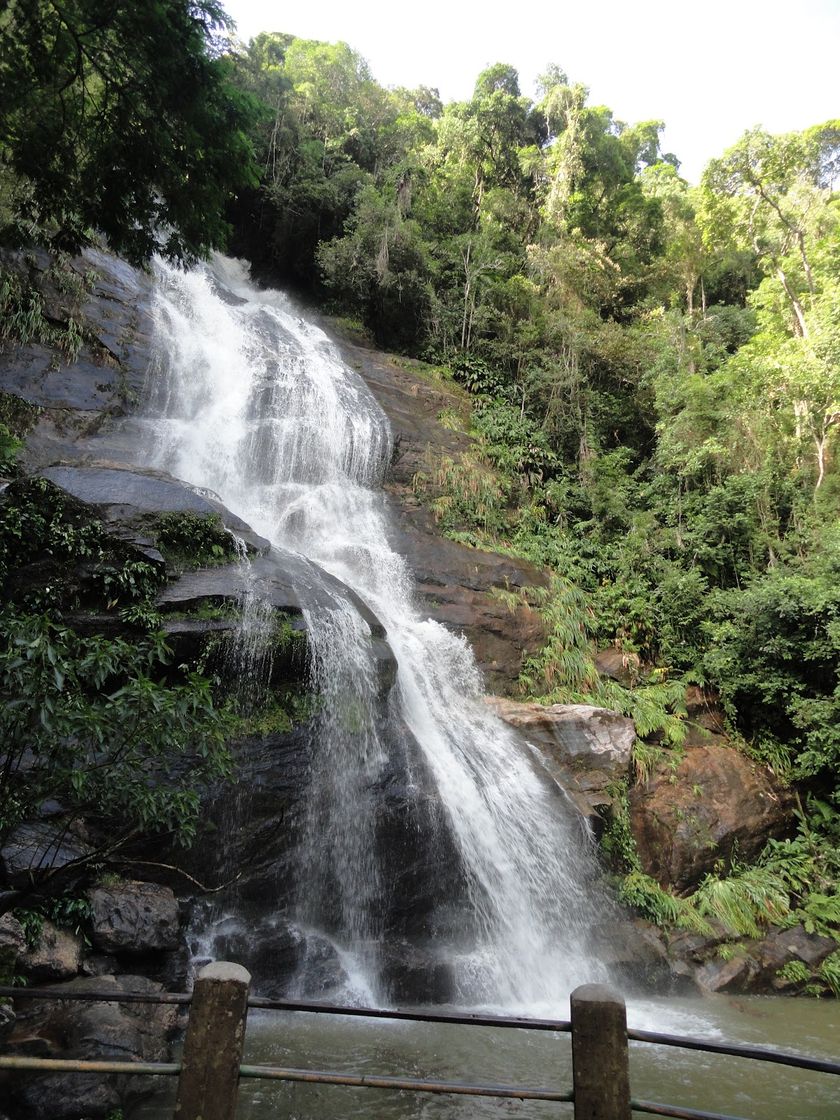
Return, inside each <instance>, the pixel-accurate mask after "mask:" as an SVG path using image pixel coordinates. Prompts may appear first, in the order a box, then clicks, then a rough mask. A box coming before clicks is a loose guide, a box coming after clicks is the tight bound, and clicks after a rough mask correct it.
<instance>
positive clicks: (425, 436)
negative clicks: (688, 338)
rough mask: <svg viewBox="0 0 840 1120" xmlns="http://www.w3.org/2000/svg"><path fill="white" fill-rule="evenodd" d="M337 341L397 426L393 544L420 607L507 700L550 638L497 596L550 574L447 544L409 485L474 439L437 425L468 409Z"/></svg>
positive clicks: (411, 371)
mask: <svg viewBox="0 0 840 1120" xmlns="http://www.w3.org/2000/svg"><path fill="white" fill-rule="evenodd" d="M325 327H326V329H327V330H328V331H329V332H330V333H332V334H333V335H335V334H336V332H335V331H334V330H332V328H331V327H330V325H329V324H326V325H325ZM337 343H338V346H339V349H340V350H341V353H342V356H343V358H344V360H345V361H346V362H347V364H348V365H349V366H350V367H351V368H352V369H355V370H356V371H357V372H358V373H359V374H360V375H361V377H362V378H363V379H364V381H365V382H366V384H367V386H368V388H369V389H370V390H371V392H372V393H373V395H374V396H375V397H376V399H377V400H378V401H379V404H380V405H381V407H382V409H383V410H384V412H385V413H386V415H387V417H388V419H389V421H390V423H391V430H392V432H393V435H394V458H393V462H392V464H391V470H390V472H389V475H388V479H387V482H386V485H385V489H386V491H387V492H388V494H389V496H390V497H391V499H392V509H393V512H394V515H395V516H394V522H393V529H392V536H391V544H392V546H393V547H394V548H395V549H396V551H397V552H399V553H400V554H401V555H402V556H404V557H405V559H406V561H407V563H408V566H409V568H410V569H411V572H412V574H413V576H414V579H415V581H416V584H417V593H418V596H419V599H420V602H421V604H422V607H423V609H424V610H425V611H426V612H427V614H428V616H429V617H430V618H433V619H435V621H437V622H441V623H443V625H444V626H447V627H449V628H450V629H452V630H455V631H456V632H458V633H460V634H463V635H464V636H465V637H466V638H467V640H468V641H469V642H470V644H471V645H472V647H473V650H474V652H475V656H476V660H477V662H478V664H479V667H480V668H481V670H482V672H483V673H484V676H485V679H486V681H487V687H488V689H489V690H490V691H493V692H499V693H501V694H508V693H511V692H512V691H513V688H514V686H515V684H516V681H517V679H518V677H519V674H520V671H521V669H522V662H523V660H524V658H525V657H526V656H529V655H531V654H534V653H536V652H537V651H538V650H539V649H540V648H541V647H542V645H543V644H544V640H545V631H544V628H543V625H542V622H541V620H540V618H539V616H538V615H537V614H536V613H535V612H534V611H532V610H530V609H529V608H528V607H527V606H526V605H525V604H523V605H522V606H520V607H518V608H517V609H516V611H511V610H510V609H509V608H508V607H507V606H506V605H505V604H504V603H502V602H501V601H500V600H499V598H498V597H497V596H496V595H495V594H494V591H495V590H496V589H501V590H511V591H515V590H517V589H518V588H520V587H542V586H544V585H545V582H546V577H545V574H544V572H542V571H541V570H540V569H538V568H535V567H534V566H533V565H531V564H528V563H526V562H525V561H523V560H512V559H510V558H509V557H502V556H498V555H496V554H494V553H489V552H482V551H481V550H480V549H474V548H468V547H467V546H465V545H461V544H457V543H456V542H455V541H450V540H447V539H445V538H444V537H442V536H441V535H440V533H439V532H438V530H437V528H436V526H435V523H434V519H433V518H432V516H431V514H430V513H429V511H428V510H426V509H424V508H422V507H421V505H420V503H419V502H418V500H417V498H416V496H415V494H414V490H413V486H412V482H413V479H414V476H415V474H416V473H417V472H418V471H421V470H425V469H428V465H429V454H430V453H431V455H432V457H433V458H439V457H441V456H443V455H448V456H450V457H453V458H457V457H458V456H460V455H461V454H462V453H463V452H464V451H466V450H468V449H469V447H470V445H471V440H470V438H469V437H468V436H466V435H464V434H463V433H461V432H454V431H451V430H449V429H448V428H445V427H444V426H443V424H441V423H440V422H439V421H438V416H439V414H440V413H442V412H443V411H444V410H448V409H452V408H453V406H454V407H455V408H456V409H457V410H462V408H463V402H462V401H461V400H460V399H459V398H458V397H457V395H456V394H455V392H454V391H453V390H451V389H448V388H447V387H446V386H445V384H443V383H441V384H433V383H430V382H429V381H428V380H427V379H426V378H424V376H423V375H422V373H421V370H420V363H416V362H415V363H412V362H410V361H406V360H395V359H394V358H391V357H389V356H388V355H387V354H381V353H379V352H377V351H374V350H370V349H367V348H366V347H364V346H362V345H359V344H358V343H357V342H354V341H351V340H349V339H347V338H345V337H342V336H340V335H339V337H338V339H337Z"/></svg>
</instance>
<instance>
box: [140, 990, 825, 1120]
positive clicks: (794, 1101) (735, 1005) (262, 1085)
mask: <svg viewBox="0 0 840 1120" xmlns="http://www.w3.org/2000/svg"><path fill="white" fill-rule="evenodd" d="M628 1019H629V1022H630V1025H631V1026H635V1027H637V1028H638V1029H645V1030H658V1031H660V1032H669V1031H674V1032H679V1033H685V1034H691V1035H692V1036H694V1037H699V1038H705V1039H708V1040H709V1041H723V1040H728V1041H732V1040H738V1041H740V1042H742V1043H745V1044H748V1045H758V1046H776V1047H778V1048H779V1049H785V1050H789V1051H791V1052H799V1053H802V1054H806V1055H809V1056H811V1057H821V1058H826V1059H828V1060H834V1061H836V1060H837V1056H838V1051H840V1023H839V1022H838V1014H837V1005H836V1003H835V1002H834V1001H831V1000H822V1001H821V1000H808V999H796V1000H793V999H785V998H783V997H774V996H768V997H761V996H752V997H738V998H730V997H726V996H714V997H708V998H706V999H667V1000H664V999H663V1000H650V1001H645V1002H643V1003H635V1004H633V1003H631V1004H630V1007H629V1011H628ZM245 1061H246V1062H248V1063H254V1064H265V1065H275V1066H286V1067H292V1068H303V1069H321V1070H333V1071H339V1070H340V1071H344V1072H348V1073H355V1074H360V1073H365V1074H369V1075H373V1074H385V1075H392V1076H400V1077H408V1078H434V1079H439V1080H444V1081H469V1082H472V1083H479V1082H484V1083H488V1084H505V1085H519V1086H529V1087H532V1088H533V1087H540V1088H555V1089H557V1088H559V1089H569V1088H571V1078H572V1073H571V1052H570V1041H569V1036H568V1035H555V1034H547V1033H543V1032H536V1031H520V1030H499V1029H492V1028H486V1027H463V1026H441V1025H439V1024H414V1023H404V1022H388V1021H384V1022H383V1021H365V1020H357V1019H354V1020H346V1019H342V1018H339V1017H336V1016H328V1015H312V1014H304V1013H296V1014H277V1013H267V1012H263V1013H259V1014H252V1017H251V1019H250V1020H249V1024H248V1032H247V1043H246V1054H245ZM838 1081H840V1079H838V1078H837V1077H835V1076H830V1075H828V1074H819V1073H810V1072H805V1071H801V1070H795V1069H789V1068H785V1067H783V1066H772V1065H768V1064H766V1063H763V1062H762V1063H758V1062H755V1061H748V1060H745V1059H739V1058H728V1057H720V1056H718V1055H712V1054H704V1053H701V1052H691V1051H683V1050H677V1049H675V1048H673V1047H661V1046H652V1045H649V1044H647V1043H632V1044H631V1051H630V1083H631V1088H632V1094H633V1096H634V1097H635V1098H637V1099H640V1100H652V1101H660V1102H669V1103H672V1104H679V1105H682V1106H684V1107H687V1108H696V1109H703V1110H706V1111H710V1112H719V1113H723V1114H726V1115H729V1116H737V1117H742V1118H744V1120H837V1117H838V1116H840V1085H838ZM173 1101H174V1087H173V1086H171V1085H170V1086H167V1087H166V1088H163V1089H162V1090H161V1093H160V1095H159V1096H158V1097H157V1098H155V1099H154V1100H153V1101H150V1102H148V1103H147V1104H146V1105H145V1106H144V1107H143V1108H142V1109H141V1110H139V1111H138V1112H137V1113H136V1114H135V1115H133V1116H132V1120H169V1118H170V1117H171V1115H172V1104H173ZM238 1114H239V1115H240V1116H241V1117H243V1120H369V1118H370V1117H376V1118H377V1120H421V1118H422V1120H430V1118H440V1120H456V1118H457V1120H473V1118H485V1117H486V1118H487V1120H493V1118H497V1120H499V1118H502V1117H508V1116H512V1115H516V1116H518V1117H523V1118H527V1120H551V1118H554V1117H567V1118H570V1117H571V1115H572V1108H571V1105H564V1104H555V1103H542V1102H529V1101H516V1100H489V1099H483V1098H482V1099H480V1098H465V1097H452V1096H430V1095H422V1094H419V1093H408V1092H389V1091H385V1090H379V1089H361V1088H344V1087H337V1086H323V1085H301V1084H298V1085H294V1084H283V1083H278V1082H268V1081H261V1082H253V1081H243V1082H242V1085H241V1089H240V1104H239V1113H238ZM634 1115H636V1114H634ZM638 1115H639V1116H641V1115H642V1114H641V1113H639V1114H638Z"/></svg>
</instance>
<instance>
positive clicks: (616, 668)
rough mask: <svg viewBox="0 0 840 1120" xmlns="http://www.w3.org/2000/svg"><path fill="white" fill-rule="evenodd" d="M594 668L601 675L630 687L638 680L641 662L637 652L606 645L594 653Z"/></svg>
mask: <svg viewBox="0 0 840 1120" xmlns="http://www.w3.org/2000/svg"><path fill="white" fill-rule="evenodd" d="M595 668H596V669H597V670H598V672H599V673H600V675H601V676H602V677H609V678H610V680H614V681H618V683H619V684H623V685H624V687H625V688H632V687H633V686H634V685H636V684H638V682H639V677H640V676H641V669H642V663H641V659H640V658H639V655H638V654H637V653H628V652H627V651H626V650H622V649H616V648H615V646H607V647H606V649H599V650H598V652H597V653H596V654H595Z"/></svg>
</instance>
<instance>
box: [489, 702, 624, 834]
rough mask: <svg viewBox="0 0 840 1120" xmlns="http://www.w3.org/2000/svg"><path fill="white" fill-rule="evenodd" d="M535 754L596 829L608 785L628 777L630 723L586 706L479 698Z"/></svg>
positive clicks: (608, 800)
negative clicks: (528, 745)
mask: <svg viewBox="0 0 840 1120" xmlns="http://www.w3.org/2000/svg"><path fill="white" fill-rule="evenodd" d="M485 699H486V702H487V704H488V705H489V706H490V707H491V708H492V709H493V711H494V712H495V713H496V715H498V716H499V717H500V718H501V719H503V720H504V721H505V722H506V723H508V724H510V725H511V727H515V728H516V729H517V731H519V732H520V733H521V734H522V735H523V736H524V737H525V738H526V739H527V740H528V742H529V743H531V744H532V746H534V747H535V748H536V749H537V750H538V751H539V753H540V756H541V757H542V760H543V762H544V765H545V767H546V769H547V770H548V772H549V773H550V774H551V776H552V777H553V778H554V779H555V781H557V782H558V783H559V784H560V785H561V786H562V787H563V789H564V790H565V791H566V793H567V794H568V795H569V797H570V798H571V799H572V801H573V803H574V804H575V806H576V807H577V809H578V810H579V811H580V812H581V813H582V815H583V816H584V817H586V818H587V819H588V820H590V822H591V823H592V825H593V827H595V828H596V830H597V828H598V825H599V823H602V822H601V819H600V817H599V816H598V810H599V809H600V808H601V807H602V806H608V805H609V804H610V803H611V800H612V799H611V797H610V796H609V794H608V793H607V792H606V791H607V789H608V787H609V786H611V785H613V784H615V783H617V782H619V781H622V780H624V779H626V778H627V777H628V776H629V774H630V758H631V755H632V752H633V744H634V743H635V741H636V729H635V726H634V724H633V721H632V719H628V718H627V717H626V716H621V715H619V714H618V713H617V712H611V711H609V710H608V709H607V708H596V707H594V706H593V705H591V704H552V705H551V706H550V707H544V706H543V705H542V704H530V703H528V704H526V703H518V702H517V701H515V700H506V699H503V698H502V697H498V696H488V697H486V698H485Z"/></svg>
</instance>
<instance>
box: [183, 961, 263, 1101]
mask: <svg viewBox="0 0 840 1120" xmlns="http://www.w3.org/2000/svg"><path fill="white" fill-rule="evenodd" d="M250 984H251V974H250V973H249V972H248V971H247V970H246V969H244V968H243V967H242V966H241V965H239V964H229V963H228V962H227V961H214V962H213V963H212V964H208V965H205V966H204V968H202V970H201V972H199V974H198V978H197V979H196V982H195V988H194V989H193V998H192V1003H191V1004H190V1017H189V1022H188V1023H187V1037H186V1039H185V1040H184V1055H183V1058H182V1060H181V1074H180V1077H179V1078H178V1098H177V1101H176V1104H175V1117H176V1120H234V1116H235V1114H236V1098H237V1096H238V1094H239V1066H240V1064H241V1062H242V1048H243V1045H244V1043H245V1019H246V1017H247V1014H248V989H249V987H250Z"/></svg>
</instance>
